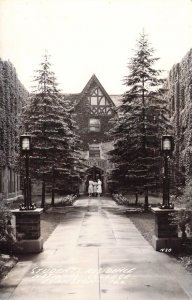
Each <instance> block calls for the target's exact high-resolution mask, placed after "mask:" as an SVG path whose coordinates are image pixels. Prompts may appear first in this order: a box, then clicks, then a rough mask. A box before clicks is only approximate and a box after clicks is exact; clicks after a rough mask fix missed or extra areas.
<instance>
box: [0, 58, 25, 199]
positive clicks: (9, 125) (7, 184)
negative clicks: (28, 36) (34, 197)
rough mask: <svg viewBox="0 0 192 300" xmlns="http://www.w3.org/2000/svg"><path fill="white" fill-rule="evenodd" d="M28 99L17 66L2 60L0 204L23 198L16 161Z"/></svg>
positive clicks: (0, 75) (0, 89) (0, 79)
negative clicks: (23, 110) (21, 114)
mask: <svg viewBox="0 0 192 300" xmlns="http://www.w3.org/2000/svg"><path fill="white" fill-rule="evenodd" d="M27 95H28V93H27V91H26V90H25V88H24V87H23V85H22V84H21V82H20V81H19V79H18V77H17V74H16V70H15V68H14V66H13V65H12V64H11V63H10V62H7V61H2V60H0V200H1V199H10V198H13V199H16V198H17V197H18V196H20V195H21V190H20V176H19V175H18V174H17V170H16V169H15V160H16V156H17V154H18V151H19V113H20V111H21V107H22V105H23V103H24V101H25V99H26V97H27Z"/></svg>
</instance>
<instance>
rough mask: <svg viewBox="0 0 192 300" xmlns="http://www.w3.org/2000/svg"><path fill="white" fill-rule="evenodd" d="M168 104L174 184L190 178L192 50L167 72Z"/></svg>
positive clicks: (191, 151)
mask: <svg viewBox="0 0 192 300" xmlns="http://www.w3.org/2000/svg"><path fill="white" fill-rule="evenodd" d="M167 82H168V93H167V95H168V102H169V106H170V117H171V123H172V125H173V129H174V137H175V153H174V154H175V174H176V184H177V185H179V184H183V183H184V182H185V179H189V177H192V49H191V50H190V51H189V52H188V53H187V54H186V55H185V57H184V58H183V59H182V60H181V62H180V63H177V64H175V65H174V66H173V68H172V69H171V70H170V72H169V77H168V81H167Z"/></svg>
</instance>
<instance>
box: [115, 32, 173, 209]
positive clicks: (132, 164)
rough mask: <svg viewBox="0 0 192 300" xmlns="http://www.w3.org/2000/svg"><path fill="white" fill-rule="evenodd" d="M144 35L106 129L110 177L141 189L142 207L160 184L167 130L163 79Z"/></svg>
mask: <svg viewBox="0 0 192 300" xmlns="http://www.w3.org/2000/svg"><path fill="white" fill-rule="evenodd" d="M153 54H154V49H153V48H151V47H150V45H149V42H148V39H147V36H146V35H145V34H144V33H142V34H141V35H140V38H139V40H138V41H137V49H136V50H135V55H134V57H133V58H131V60H130V62H129V64H128V68H129V75H128V76H126V77H125V80H124V84H125V86H126V87H127V91H126V92H125V93H124V95H123V97H122V104H121V106H120V107H119V109H118V110H119V114H118V117H117V119H116V120H114V127H113V128H112V130H111V131H110V134H111V136H112V137H113V138H114V140H115V143H114V149H113V150H112V151H111V152H110V155H111V160H112V162H113V163H114V164H115V168H114V170H113V172H112V177H113V178H115V179H116V180H117V178H118V182H119V183H118V185H119V186H122V187H123V186H124V187H126V189H129V190H131V191H135V192H137V191H138V192H144V193H145V200H146V206H147V205H148V204H147V203H148V191H149V190H153V189H157V188H158V186H159V184H160V178H161V170H162V158H161V155H160V139H161V136H162V134H163V133H166V130H168V128H169V126H168V118H167V106H166V102H165V100H164V93H165V90H164V89H163V88H162V85H163V83H164V80H163V79H161V78H160V73H161V72H160V71H159V70H156V69H155V68H153V65H154V63H155V62H156V61H157V60H158V58H155V57H153Z"/></svg>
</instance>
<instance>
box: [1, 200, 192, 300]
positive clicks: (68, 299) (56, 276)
mask: <svg viewBox="0 0 192 300" xmlns="http://www.w3.org/2000/svg"><path fill="white" fill-rule="evenodd" d="M62 210H63V218H62V221H61V222H60V224H59V225H58V226H57V227H56V229H55V230H54V232H53V233H52V235H51V236H50V237H49V239H48V240H47V241H46V243H45V244H44V251H43V252H42V253H40V254H39V255H35V256H33V258H31V260H26V261H22V262H19V263H18V264H17V266H16V267H15V268H14V269H13V270H12V271H11V272H10V273H9V275H8V276H7V278H6V279H4V280H3V281H2V283H1V289H0V299H1V300H5V299H10V300H32V299H33V300H34V299H35V300H44V299H46V300H116V299H117V300H125V299H128V300H145V299H147V300H148V299H156V300H173V299H174V300H185V299H190V297H191V299H192V276H191V275H189V273H187V272H186V271H185V270H184V269H183V268H182V267H181V266H180V265H179V264H178V263H177V262H176V260H175V259H172V258H170V257H168V256H167V255H166V254H163V253H159V252H156V251H154V250H153V248H152V247H151V246H150V245H149V244H148V242H147V241H146V240H145V239H144V238H143V237H142V236H141V234H140V233H139V231H138V230H137V229H136V227H135V226H134V225H133V223H132V222H131V221H130V219H129V218H128V217H127V215H126V214H125V209H124V208H122V207H119V206H117V205H116V204H115V203H114V202H113V201H112V200H111V199H109V198H108V199H107V198H104V197H102V198H101V199H80V200H78V201H76V203H75V205H74V207H72V208H69V207H68V208H66V209H62Z"/></svg>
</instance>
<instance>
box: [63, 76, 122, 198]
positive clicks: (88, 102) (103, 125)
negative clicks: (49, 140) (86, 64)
mask: <svg viewBox="0 0 192 300" xmlns="http://www.w3.org/2000/svg"><path fill="white" fill-rule="evenodd" d="M68 98H69V99H70V101H71V102H72V103H73V105H74V106H75V115H76V122H77V126H78V134H79V135H80V138H81V140H82V142H83V143H82V157H83V158H84V159H85V164H86V167H85V170H84V171H85V179H84V181H83V183H82V184H81V186H80V187H79V192H80V194H84V193H87V190H88V180H89V179H90V178H92V179H93V180H97V179H98V178H100V179H101V180H102V187H103V192H104V193H108V192H109V186H108V175H109V172H110V169H111V168H112V164H111V162H110V161H109V157H108V155H107V152H108V151H109V150H111V149H112V147H113V142H112V141H111V139H110V137H109V136H108V135H107V133H108V132H109V129H110V127H111V124H110V120H111V119H112V118H113V117H114V116H115V114H116V106H117V105H118V104H119V101H120V96H119V95H112V96H110V95H108V93H107V92H106V90H105V89H104V87H103V86H102V84H101V83H100V82H99V80H98V79H97V77H96V76H95V75H93V76H92V77H91V78H90V80H89V81H88V83H87V84H86V85H85V87H84V89H83V90H82V92H81V93H79V94H74V95H70V96H68Z"/></svg>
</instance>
